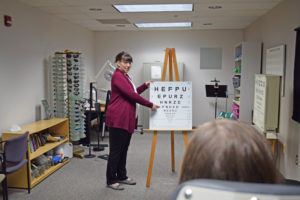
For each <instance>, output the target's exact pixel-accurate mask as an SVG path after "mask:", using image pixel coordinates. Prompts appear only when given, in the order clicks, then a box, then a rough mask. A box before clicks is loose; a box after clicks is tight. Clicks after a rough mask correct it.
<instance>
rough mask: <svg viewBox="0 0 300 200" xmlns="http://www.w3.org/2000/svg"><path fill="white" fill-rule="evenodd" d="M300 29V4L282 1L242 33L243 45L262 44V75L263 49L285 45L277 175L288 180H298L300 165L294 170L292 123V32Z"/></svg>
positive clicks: (296, 150) (297, 148) (299, 127)
mask: <svg viewBox="0 0 300 200" xmlns="http://www.w3.org/2000/svg"><path fill="white" fill-rule="evenodd" d="M299 26H300V1H299V0H285V1H283V2H282V3H281V4H279V5H278V6H276V7H275V8H274V9H272V10H271V11H270V12H269V13H267V14H266V15H265V16H263V17H262V18H261V19H259V20H258V21H257V22H255V23H253V24H252V25H251V26H249V27H248V28H247V29H246V30H245V40H246V41H258V42H263V46H264V50H263V69H264V70H263V71H265V68H266V49H268V48H271V47H274V46H277V45H280V44H285V45H286V82H285V96H284V97H281V107H280V130H279V132H280V134H279V137H280V141H281V142H282V143H283V144H284V145H285V152H284V153H283V155H282V156H281V158H280V168H281V172H282V173H283V174H284V175H285V176H286V177H287V178H291V179H298V180H300V165H298V166H296V164H295V159H296V154H298V155H299V154H300V145H299V143H300V124H299V123H297V122H295V121H293V120H292V119H291V117H292V108H293V80H294V60H295V41H296V32H295V31H294V29H295V28H296V27H299Z"/></svg>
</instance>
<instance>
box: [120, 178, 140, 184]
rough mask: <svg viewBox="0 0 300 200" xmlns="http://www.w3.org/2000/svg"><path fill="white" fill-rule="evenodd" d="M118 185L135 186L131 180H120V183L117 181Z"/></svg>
mask: <svg viewBox="0 0 300 200" xmlns="http://www.w3.org/2000/svg"><path fill="white" fill-rule="evenodd" d="M118 183H122V184H126V185H136V182H135V181H134V180H133V179H131V178H128V179H125V180H120V181H118Z"/></svg>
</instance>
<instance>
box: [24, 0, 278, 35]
mask: <svg viewBox="0 0 300 200" xmlns="http://www.w3.org/2000/svg"><path fill="white" fill-rule="evenodd" d="M19 1H20V2H23V3H25V4H28V5H30V6H33V7H37V8H39V9H41V10H43V11H45V12H47V13H50V14H52V15H55V16H57V17H60V18H63V19H66V20H67V21H70V22H72V23H74V24H78V25H80V26H83V27H86V28H88V29H89V30H92V31H112V30H141V29H138V28H137V27H135V26H134V25H133V23H143V22H186V21H191V22H192V27H191V28H164V29H163V30H166V29H167V30H170V29H171V30H174V29H176V30H182V29H184V30H199V29H243V28H245V27H247V26H248V25H249V24H251V23H253V22H254V21H255V20H257V19H258V18H259V17H261V16H262V15H264V14H265V13H267V12H268V11H269V10H270V9H272V8H273V7H274V6H276V5H277V4H278V3H279V2H280V1H282V0H19ZM161 3H169V4H171V3H194V11H193V12H160V13H119V12H118V11H117V10H116V9H115V8H113V7H112V4H161ZM212 5H219V6H222V9H215V10H213V9H209V8H208V6H212ZM90 8H101V9H102V10H101V11H90V10H89V9H90ZM99 19H126V20H128V21H129V22H130V24H102V23H101V22H99V21H98V20H99ZM206 23H212V25H204V24H206ZM161 29H162V28H155V29H154V28H152V29H142V30H161Z"/></svg>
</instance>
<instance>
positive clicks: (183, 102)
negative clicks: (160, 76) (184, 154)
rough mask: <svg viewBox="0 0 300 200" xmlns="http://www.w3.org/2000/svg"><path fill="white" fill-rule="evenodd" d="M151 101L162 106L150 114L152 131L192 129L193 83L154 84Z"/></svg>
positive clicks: (151, 90)
mask: <svg viewBox="0 0 300 200" xmlns="http://www.w3.org/2000/svg"><path fill="white" fill-rule="evenodd" d="M150 101H151V102H153V103H154V104H156V105H159V106H160V108H158V109H157V110H156V111H151V113H150V120H149V128H150V129H153V130H189V129H192V82H153V83H151V85H150Z"/></svg>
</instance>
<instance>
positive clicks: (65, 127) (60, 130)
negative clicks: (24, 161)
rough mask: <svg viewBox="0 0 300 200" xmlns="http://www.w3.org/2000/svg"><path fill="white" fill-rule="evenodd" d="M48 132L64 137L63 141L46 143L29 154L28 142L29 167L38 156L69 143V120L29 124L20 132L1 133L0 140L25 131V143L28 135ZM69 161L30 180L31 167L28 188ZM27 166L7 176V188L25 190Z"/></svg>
mask: <svg viewBox="0 0 300 200" xmlns="http://www.w3.org/2000/svg"><path fill="white" fill-rule="evenodd" d="M46 130H47V132H49V133H50V134H51V135H52V136H65V138H64V139H62V140H60V141H58V142H51V143H50V142H47V143H46V144H45V145H44V146H40V147H39V148H37V149H36V150H35V151H33V152H30V144H29V142H28V162H29V166H31V161H32V160H33V159H35V158H37V157H38V156H40V155H43V154H44V153H46V152H48V151H50V150H52V149H54V148H55V147H57V146H59V145H61V144H63V143H66V142H69V135H70V131H69V120H68V119H67V118H52V119H49V120H41V121H37V122H34V123H31V124H27V125H24V126H22V127H21V130H20V131H18V132H4V133H2V140H4V141H5V140H7V139H9V138H13V137H17V136H19V135H21V134H23V133H25V132H26V131H29V135H28V138H27V141H29V138H30V135H33V134H36V133H41V132H43V131H46ZM69 161H70V159H68V160H66V161H64V162H63V163H58V164H57V165H55V166H51V167H50V168H48V169H46V170H45V171H44V173H42V174H41V175H40V176H39V177H37V178H35V179H32V177H31V167H30V169H29V176H30V177H29V182H30V187H31V188H33V187H34V186H35V185H37V184H38V183H39V182H41V181H42V180H44V179H45V178H46V177H48V176H49V175H51V174H52V173H54V172H55V171H56V170H58V169H59V168H61V167H62V166H64V165H65V164H66V163H68V162H69ZM26 167H27V165H25V166H24V167H23V168H21V169H20V170H18V171H16V172H15V173H12V174H9V175H8V176H7V183H8V186H9V187H15V188H27V171H26Z"/></svg>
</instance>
